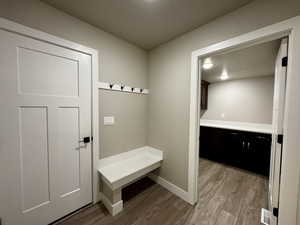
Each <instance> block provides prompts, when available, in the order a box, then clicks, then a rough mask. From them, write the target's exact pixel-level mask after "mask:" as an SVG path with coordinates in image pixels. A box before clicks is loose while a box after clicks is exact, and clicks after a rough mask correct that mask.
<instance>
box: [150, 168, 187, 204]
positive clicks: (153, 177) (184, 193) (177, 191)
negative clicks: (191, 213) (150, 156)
mask: <svg viewBox="0 0 300 225" xmlns="http://www.w3.org/2000/svg"><path fill="white" fill-rule="evenodd" d="M148 177H149V178H150V179H151V180H153V181H154V182H156V183H158V184H160V185H161V186H163V187H164V188H165V189H167V190H168V191H170V192H172V193H173V194H175V195H177V196H178V197H179V198H181V199H183V200H184V201H186V202H188V203H190V201H189V194H188V192H187V191H185V190H183V189H181V188H180V187H178V186H176V185H175V184H172V183H171V182H169V181H167V180H165V179H164V178H162V177H160V176H157V175H155V174H153V173H150V174H149V175H148ZM190 204H191V203H190Z"/></svg>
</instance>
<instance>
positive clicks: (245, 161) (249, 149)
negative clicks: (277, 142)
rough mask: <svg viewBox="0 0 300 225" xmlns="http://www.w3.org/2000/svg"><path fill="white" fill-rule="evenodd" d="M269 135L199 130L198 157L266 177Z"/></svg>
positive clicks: (268, 162) (269, 143)
mask: <svg viewBox="0 0 300 225" xmlns="http://www.w3.org/2000/svg"><path fill="white" fill-rule="evenodd" d="M271 140H272V139H271V134H261V133H255V132H246V131H236V130H228V129H221V128H212V127H200V151H199V153H200V157H203V158H207V159H209V160H213V161H217V162H221V163H226V164H228V165H232V166H235V167H238V168H241V169H246V170H249V171H252V172H255V173H258V174H262V175H265V176H268V175H269V168H270V154H271Z"/></svg>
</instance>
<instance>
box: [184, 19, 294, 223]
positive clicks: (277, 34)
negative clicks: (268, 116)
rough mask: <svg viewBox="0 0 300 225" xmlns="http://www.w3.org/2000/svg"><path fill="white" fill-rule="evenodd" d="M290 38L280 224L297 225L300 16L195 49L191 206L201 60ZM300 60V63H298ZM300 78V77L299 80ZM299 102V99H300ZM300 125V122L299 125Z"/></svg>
mask: <svg viewBox="0 0 300 225" xmlns="http://www.w3.org/2000/svg"><path fill="white" fill-rule="evenodd" d="M286 36H288V38H289V46H288V58H289V65H288V70H287V85H286V93H287V96H286V107H285V117H286V120H285V134H286V135H285V140H284V145H283V161H282V175H281V180H280V186H281V191H280V210H279V217H278V224H279V225H286V224H289V225H296V224H297V221H298V220H297V217H298V215H297V212H298V211H299V210H298V208H299V207H298V196H299V194H300V193H299V190H300V189H299V183H300V182H299V181H300V164H299V159H300V153H299V151H298V150H297V143H298V140H299V135H297V134H299V133H300V126H299V125H298V126H297V121H295V120H298V117H299V116H297V115H300V105H299V103H297V98H298V99H299V98H300V89H299V87H298V89H297V82H298V84H299V83H300V79H299V78H298V77H299V76H298V75H299V74H298V72H297V71H300V63H299V62H300V16H296V17H293V18H291V19H288V20H285V21H283V22H280V23H276V24H273V25H270V26H266V27H264V28H261V29H258V30H255V31H252V32H249V33H246V34H242V35H240V36H237V37H234V38H231V39H229V40H226V41H222V42H220V43H217V44H213V45H210V46H208V47H205V48H201V49H198V50H195V51H193V52H192V54H191V79H190V116H189V118H190V119H189V153H188V197H189V202H190V203H191V204H195V203H196V202H197V183H198V164H199V159H198V155H199V138H198V137H199V135H200V129H199V128H200V91H201V90H200V88H201V85H200V82H201V69H200V68H199V65H200V64H201V58H203V57H205V56H208V55H210V54H216V53H220V52H223V51H231V50H236V49H240V48H245V47H250V46H252V45H255V44H259V43H264V42H267V41H271V40H275V39H279V38H282V37H286ZM297 61H298V63H297ZM297 76H298V77H297ZM298 102H299V100H298ZM299 124H300V123H299Z"/></svg>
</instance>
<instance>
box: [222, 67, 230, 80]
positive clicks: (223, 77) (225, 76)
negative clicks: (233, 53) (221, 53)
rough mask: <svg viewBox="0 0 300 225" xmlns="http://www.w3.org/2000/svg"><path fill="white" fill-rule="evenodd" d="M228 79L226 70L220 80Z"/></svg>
mask: <svg viewBox="0 0 300 225" xmlns="http://www.w3.org/2000/svg"><path fill="white" fill-rule="evenodd" d="M228 78H229V76H228V73H227V71H226V70H225V69H224V70H223V72H222V74H221V76H220V79H221V80H227V79H228Z"/></svg>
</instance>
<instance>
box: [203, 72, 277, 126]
mask: <svg viewBox="0 0 300 225" xmlns="http://www.w3.org/2000/svg"><path fill="white" fill-rule="evenodd" d="M273 95H274V76H266V77H259V78H258V77H256V78H247V79H240V80H230V81H222V82H216V83H211V84H210V85H209V86H208V108H207V110H206V111H205V112H204V114H203V115H202V117H201V119H208V120H226V121H238V122H250V123H268V124H271V123H272V113H273ZM222 114H223V116H222Z"/></svg>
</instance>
